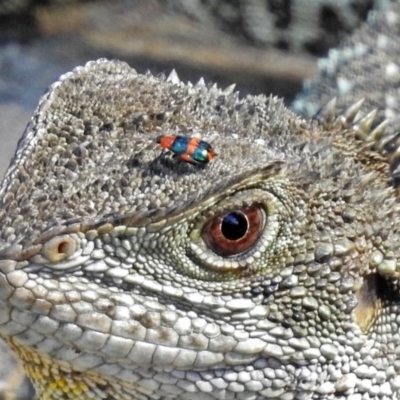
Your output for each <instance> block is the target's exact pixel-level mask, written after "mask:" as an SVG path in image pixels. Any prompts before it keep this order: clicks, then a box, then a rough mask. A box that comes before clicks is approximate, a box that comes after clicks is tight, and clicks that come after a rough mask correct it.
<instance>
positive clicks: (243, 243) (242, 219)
mask: <svg viewBox="0 0 400 400" xmlns="http://www.w3.org/2000/svg"><path fill="white" fill-rule="evenodd" d="M264 216H265V213H264V211H263V210H262V208H261V206H260V205H258V204H257V205H253V206H250V207H242V208H238V209H237V210H232V211H229V212H228V213H224V214H221V215H218V216H216V217H214V218H213V219H212V220H211V221H209V222H208V223H207V225H206V226H205V229H204V231H203V239H204V241H205V242H206V243H207V244H208V245H209V246H210V247H211V248H212V250H213V251H214V252H215V253H217V254H219V255H221V256H228V257H229V256H235V255H238V254H242V253H245V252H246V251H248V250H250V249H251V248H252V247H253V246H254V245H255V243H256V242H257V240H258V239H259V238H260V236H261V234H262V231H263V228H264V218H265V217H264Z"/></svg>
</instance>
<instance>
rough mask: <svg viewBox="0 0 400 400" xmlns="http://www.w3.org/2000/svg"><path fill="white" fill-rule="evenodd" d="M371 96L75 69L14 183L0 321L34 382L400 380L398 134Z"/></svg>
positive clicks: (302, 395) (200, 395) (331, 394)
mask: <svg viewBox="0 0 400 400" xmlns="http://www.w3.org/2000/svg"><path fill="white" fill-rule="evenodd" d="M396 7H397V8H396ZM398 8H399V6H398V5H395V6H393V7H391V9H390V12H391V13H392V14H386V15H383V16H382V18H387V17H388V16H389V17H390V16H392V17H393V15H396V12H398ZM367 101H368V99H367ZM361 106H362V102H356V103H354V104H352V105H350V106H349V107H348V108H347V109H346V110H344V111H343V113H341V114H339V115H336V112H335V110H334V107H333V105H332V103H330V104H329V105H328V106H326V107H325V108H323V109H322V110H321V112H320V113H319V114H318V115H317V117H316V118H315V119H314V120H307V119H304V118H301V117H299V116H297V115H296V114H295V113H294V112H292V111H290V110H288V109H287V108H286V107H285V106H284V105H283V102H282V100H279V99H277V98H275V97H273V96H270V97H265V96H254V97H253V96H247V97H245V98H243V99H241V98H240V97H239V95H238V94H237V93H234V92H233V88H232V87H228V88H227V89H225V90H221V89H218V88H217V87H215V86H211V87H208V86H206V85H205V84H204V82H203V81H199V83H198V84H196V85H192V84H184V83H182V82H180V81H179V79H178V78H177V76H176V74H175V73H172V74H171V75H170V76H169V77H168V78H165V77H154V76H152V75H151V74H147V75H138V74H137V73H136V72H135V71H134V70H133V69H131V68H130V67H129V66H128V65H126V64H124V63H121V62H118V61H107V60H99V61H97V62H91V63H88V64H87V65H86V66H84V67H79V68H77V69H75V70H74V71H72V72H71V73H68V74H65V75H63V76H62V77H61V78H60V80H59V81H58V82H56V83H55V84H54V85H53V86H52V87H51V88H50V90H49V92H48V93H47V94H46V95H45V96H44V97H43V98H42V99H41V101H40V103H39V106H38V108H37V110H36V112H35V114H34V116H33V117H32V120H31V123H30V124H29V126H28V128H27V130H26V131H25V133H24V136H23V137H22V139H21V141H20V143H19V146H18V149H17V152H16V155H15V157H14V159H13V161H12V163H11V165H10V168H9V170H8V172H7V174H6V176H5V178H4V181H3V182H2V185H1V188H0V201H1V208H0V209H1V211H0V226H1V232H0V334H1V336H3V337H4V338H5V340H6V341H7V343H8V344H9V345H10V347H12V348H13V349H14V351H15V352H16V354H17V355H18V357H19V358H20V359H21V360H22V361H23V363H24V367H25V370H26V372H27V373H28V376H29V377H30V378H31V379H32V381H33V382H34V384H35V386H36V389H37V391H38V395H39V398H41V399H56V398H57V399H60V398H61V399H67V398H74V399H89V398H108V399H131V398H133V399H160V398H161V399H163V398H172V397H174V398H177V399H182V400H183V399H214V398H225V399H229V398H232V399H240V398H246V399H263V398H264V399H268V398H274V399H283V400H288V399H313V398H314V399H316V398H318V399H332V398H337V399H346V400H357V399H362V398H370V399H378V398H379V399H385V398H386V399H392V398H398V397H399V390H400V381H399V377H398V372H397V371H398V369H399V367H400V366H399V360H398V358H397V357H398V356H397V353H398V346H399V336H398V333H397V331H398V316H397V305H398V271H397V262H398V258H399V252H398V241H399V228H398V226H397V225H398V224H396V221H397V218H398V215H399V208H398V205H397V181H396V178H397V177H396V174H394V171H395V168H394V167H395V166H396V165H397V159H398V156H397V153H396V150H397V147H396V146H395V144H396V135H394V136H393V135H391V136H389V137H387V136H385V135H384V130H385V128H386V125H387V123H386V121H383V122H382V123H381V124H379V125H378V126H377V127H374V128H373V127H371V124H372V123H371V119H372V116H373V115H372V116H371V114H367V115H365V116H364V117H363V118H361V119H357V115H358V114H359V110H360V109H361ZM164 133H165V134H172V135H179V134H182V135H185V136H192V135H194V136H198V135H201V136H202V137H203V139H204V140H206V141H209V142H210V143H212V145H213V147H214V148H215V149H216V151H217V153H218V156H217V157H215V159H214V160H212V162H210V164H209V165H205V166H199V165H191V164H188V163H185V162H182V160H180V159H178V158H176V157H173V155H172V154H171V153H169V152H167V151H165V150H163V149H161V148H160V147H159V145H158V144H157V142H156V138H158V137H159V135H160V134H164Z"/></svg>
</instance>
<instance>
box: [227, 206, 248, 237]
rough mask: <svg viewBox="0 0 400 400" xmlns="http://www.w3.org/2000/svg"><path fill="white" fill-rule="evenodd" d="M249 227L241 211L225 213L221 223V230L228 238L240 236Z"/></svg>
mask: <svg viewBox="0 0 400 400" xmlns="http://www.w3.org/2000/svg"><path fill="white" fill-rule="evenodd" d="M248 229H249V222H248V220H247V217H246V215H245V214H243V213H242V212H241V211H233V212H231V213H229V214H226V215H225V217H224V219H223V220H222V223H221V232H222V234H223V235H224V236H225V238H226V239H228V240H238V239H240V238H242V237H243V236H244V235H245V234H246V232H247V230H248Z"/></svg>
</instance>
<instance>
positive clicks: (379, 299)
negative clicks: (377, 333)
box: [354, 273, 391, 333]
mask: <svg viewBox="0 0 400 400" xmlns="http://www.w3.org/2000/svg"><path fill="white" fill-rule="evenodd" d="M390 293H391V291H390V288H389V287H388V283H387V280H386V279H385V278H384V277H382V276H381V275H379V274H378V273H371V274H368V275H367V276H365V277H364V281H363V283H362V285H361V287H360V288H359V289H358V291H357V292H356V294H355V295H356V298H357V302H358V304H357V306H356V308H355V309H354V318H355V322H356V323H357V325H358V326H359V327H360V329H361V331H362V332H363V333H367V332H368V331H369V330H370V329H371V328H372V327H373V325H374V324H375V322H376V320H377V318H378V317H379V314H380V311H381V310H382V303H383V302H384V297H387V296H390Z"/></svg>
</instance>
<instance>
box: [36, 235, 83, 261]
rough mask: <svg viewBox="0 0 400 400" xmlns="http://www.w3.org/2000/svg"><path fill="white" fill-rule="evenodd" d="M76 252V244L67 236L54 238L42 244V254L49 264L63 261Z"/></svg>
mask: <svg viewBox="0 0 400 400" xmlns="http://www.w3.org/2000/svg"><path fill="white" fill-rule="evenodd" d="M75 250H76V242H75V240H74V239H72V238H71V237H70V236H68V235H62V236H56V237H53V238H52V239H50V240H49V241H48V242H47V243H45V244H44V246H43V250H42V254H43V256H44V257H46V258H47V259H48V260H49V261H50V262H53V263H55V262H58V261H62V260H65V259H66V258H67V257H69V256H70V255H71V254H73V253H74V252H75Z"/></svg>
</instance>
